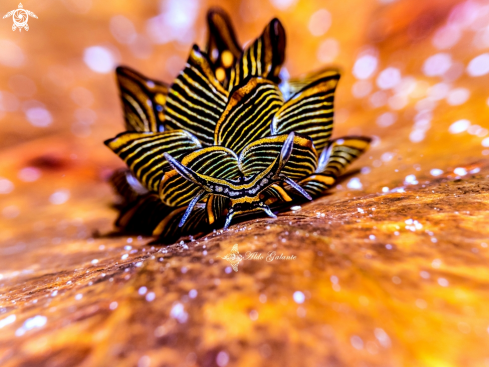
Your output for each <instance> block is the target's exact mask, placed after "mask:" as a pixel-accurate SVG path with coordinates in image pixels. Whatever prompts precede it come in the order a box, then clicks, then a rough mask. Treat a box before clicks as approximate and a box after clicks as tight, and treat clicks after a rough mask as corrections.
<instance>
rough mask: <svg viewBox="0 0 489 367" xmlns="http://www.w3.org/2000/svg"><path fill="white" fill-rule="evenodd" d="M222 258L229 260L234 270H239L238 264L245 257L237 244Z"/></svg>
mask: <svg viewBox="0 0 489 367" xmlns="http://www.w3.org/2000/svg"><path fill="white" fill-rule="evenodd" d="M221 259H224V260H227V261H229V262H230V264H231V267H232V268H233V270H234V271H238V265H239V263H240V262H241V261H242V260H243V259H244V257H243V256H242V255H241V254H240V253H239V251H238V245H237V244H236V245H234V246H233V248H232V249H231V252H230V253H229V254H227V255H226V256H221Z"/></svg>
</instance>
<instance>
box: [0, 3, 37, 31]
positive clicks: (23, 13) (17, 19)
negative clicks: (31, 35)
mask: <svg viewBox="0 0 489 367" xmlns="http://www.w3.org/2000/svg"><path fill="white" fill-rule="evenodd" d="M11 15H12V18H13V20H14V24H13V25H12V30H13V31H15V30H16V29H17V28H19V32H21V31H22V28H24V29H25V30H26V31H28V30H29V25H28V24H27V21H28V20H29V15H30V16H31V17H34V18H36V19H37V15H36V14H34V13H33V12H31V11H29V10H25V9H24V7H23V6H22V3H20V4H19V8H18V9H15V10H12V11H9V12H8V13H7V14H5V15H4V16H3V19H5V18H7V17H10V16H11Z"/></svg>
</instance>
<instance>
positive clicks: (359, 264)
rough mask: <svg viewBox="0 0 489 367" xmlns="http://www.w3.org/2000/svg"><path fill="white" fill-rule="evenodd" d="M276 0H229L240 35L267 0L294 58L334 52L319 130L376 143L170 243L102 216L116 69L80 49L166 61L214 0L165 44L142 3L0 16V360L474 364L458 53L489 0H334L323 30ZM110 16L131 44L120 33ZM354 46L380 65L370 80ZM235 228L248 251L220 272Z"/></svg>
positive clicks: (299, 8) (473, 253) (480, 324)
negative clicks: (265, 207)
mask: <svg viewBox="0 0 489 367" xmlns="http://www.w3.org/2000/svg"><path fill="white" fill-rule="evenodd" d="M171 3H172V2H170V1H169V2H163V3H162V4H163V5H162V9H167V10H168V9H171V6H172V5H171ZM189 3H191V2H189ZM272 3H274V4H279V5H280V4H282V5H283V4H285V3H287V2H285V1H273V2H270V3H269V2H262V1H260V2H257V1H244V2H242V3H241V2H240V3H238V2H228V3H225V4H224V5H225V6H226V7H227V9H228V10H230V11H231V13H233V14H236V18H235V21H236V25H237V28H238V33H239V38H240V40H241V41H245V40H248V39H251V38H252V37H254V36H255V35H256V34H258V33H259V32H260V31H261V28H262V27H263V26H264V24H265V23H266V22H267V21H268V20H269V18H271V17H273V16H274V15H277V16H279V17H280V18H281V20H283V23H284V25H285V28H286V31H287V32H288V33H287V34H288V36H289V37H288V64H287V67H288V70H289V72H290V73H291V74H293V75H296V74H299V73H300V72H304V71H307V70H311V69H314V68H317V67H319V66H320V65H321V64H322V63H324V62H325V60H331V61H334V62H335V63H336V64H339V65H342V66H343V67H344V70H345V77H344V79H343V80H342V81H341V83H340V87H339V90H338V97H337V106H338V113H337V123H336V125H335V131H334V136H335V137H339V136H342V135H345V134H355V133H358V134H360V133H361V134H365V135H372V136H375V137H376V139H375V141H376V143H375V144H374V146H373V148H372V149H371V150H370V151H369V152H367V154H366V155H365V156H364V157H362V158H361V159H360V160H359V161H358V162H356V163H355V165H354V166H353V167H352V174H351V175H350V176H348V177H345V179H344V181H343V182H341V183H340V185H339V186H337V187H336V188H335V189H333V190H332V192H331V194H330V195H328V196H325V197H323V198H321V199H319V200H316V201H314V202H312V203H300V208H294V210H291V209H290V207H288V208H285V210H284V211H283V212H282V213H280V214H279V216H278V218H277V219H271V218H265V217H260V218H255V219H251V220H249V221H246V222H242V223H239V224H234V225H233V226H231V227H230V229H229V230H227V231H218V232H216V233H211V234H207V235H204V236H202V237H196V238H195V239H192V238H182V242H180V241H179V242H178V243H176V244H173V245H170V246H160V245H158V244H157V243H152V241H154V239H153V238H148V237H144V238H143V237H138V236H137V235H131V234H120V233H114V232H113V227H112V222H113V220H114V217H115V212H114V211H113V210H112V209H111V208H110V205H111V203H113V202H114V200H115V198H114V197H113V195H112V193H111V191H110V188H109V187H108V185H107V184H106V183H105V179H106V178H107V176H108V174H109V173H110V172H111V170H113V169H114V168H116V167H119V166H120V163H119V162H118V160H117V158H115V157H113V156H112V154H111V153H110V152H109V151H108V150H107V149H106V148H105V147H104V146H103V145H102V143H101V142H102V140H103V139H105V138H107V137H109V136H112V135H114V133H115V132H117V131H119V130H120V128H121V126H122V116H121V113H120V108H119V106H118V100H117V91H116V88H115V82H114V80H113V75H112V74H110V73H107V74H104V73H96V72H94V71H93V70H92V69H90V67H89V64H90V62H89V61H84V56H83V55H84V52H86V49H87V48H88V47H92V46H101V47H104V48H105V49H106V50H109V51H110V52H113V55H115V56H113V57H114V58H118V59H119V61H120V60H123V61H124V62H125V63H126V64H130V65H131V66H134V67H137V68H138V69H140V70H142V71H144V72H146V73H147V74H148V75H150V76H153V77H155V76H158V75H160V76H162V79H166V80H167V81H168V80H170V79H171V76H172V75H175V70H177V69H178V68H179V67H180V66H181V65H183V58H184V57H185V55H186V53H187V52H188V49H189V48H190V44H189V42H191V40H192V39H194V38H196V39H198V40H199V41H201V40H202V39H203V29H204V27H203V25H204V24H203V19H204V14H205V11H206V9H207V8H208V6H209V5H211V4H212V3H211V2H201V3H195V4H197V5H195V6H196V9H197V10H198V14H199V15H198V16H196V18H195V19H196V20H195V24H193V22H192V24H190V26H189V29H192V30H195V31H196V33H195V34H194V38H191V40H190V41H180V42H176V41H172V42H168V43H165V44H159V43H157V39H156V40H155V38H154V35H152V33H151V31H150V29H151V27H150V26H147V24H149V23H146V22H147V20H148V19H149V18H151V17H153V16H154V15H155V14H157V13H158V11H159V9H158V8H157V6H156V5H150V4H146V5H145V4H143V5H141V4H136V3H134V4H132V3H120V2H105V3H103V4H102V3H98V4H93V5H92V6H91V7H90V6H88V5H87V6H88V8H87V9H85V8H83V7H82V8H80V6H82V5H84V4H85V5H86V4H88V3H86V2H83V1H82V2H77V3H75V2H69V1H65V2H63V3H58V2H54V1H51V2H44V3H42V4H36V6H39V8H34V7H33V6H29V7H28V8H29V10H32V11H33V12H34V13H36V14H37V15H38V17H39V19H37V20H34V21H33V22H32V24H31V22H30V21H29V25H30V30H29V32H22V33H19V32H17V33H15V34H14V33H8V32H11V31H10V24H7V25H5V29H6V30H4V31H2V35H1V37H2V39H1V40H0V42H3V43H2V45H3V46H2V47H4V48H5V47H7V46H9V47H11V49H15V47H18V49H19V50H20V51H19V50H17V51H18V52H20V55H22V60H23V61H22V62H21V61H19V60H21V59H20V58H19V57H20V56H18V57H17V56H16V57H17V58H16V57H14V56H15V55H14V56H12V55H11V54H10V56H9V57H7V56H5V55H6V54H5V53H4V54H0V62H1V63H2V68H0V75H1V78H0V80H1V82H0V90H1V93H2V94H1V96H2V99H1V102H2V103H1V104H0V105H1V107H2V109H1V111H0V115H1V124H0V135H1V137H2V141H3V142H5V144H2V148H1V150H0V176H1V178H0V180H1V181H0V189H1V190H0V191H1V192H2V194H0V200H1V201H0V211H1V216H0V228H1V231H0V255H1V256H0V365H2V366H6V367H11V366H25V367H27V366H46V367H48V366H49V367H53V366H56V367H57V366H112V365H117V366H138V367H144V366H226V365H227V366H255V365H256V366H261V365H263V366H437V367H438V366H443V367H444V366H484V365H489V352H488V351H489V310H488V309H487V306H486V305H487V302H488V301H489V268H488V266H487V264H488V260H489V194H488V192H489V191H488V189H489V164H488V163H487V157H488V155H489V141H488V140H487V137H488V136H489V135H488V132H487V128H488V124H487V114H488V111H487V109H488V108H489V107H488V106H487V103H486V99H487V97H488V96H489V91H488V89H487V74H481V75H480V76H477V75H476V74H477V73H479V74H480V73H482V72H483V71H484V68H483V67H482V66H479V67H477V65H476V66H474V63H473V60H474V58H476V57H477V56H479V55H481V54H484V53H485V52H487V48H488V47H489V42H488V41H487V39H486V38H485V37H487V34H486V33H487V31H486V30H485V29H486V27H487V26H488V25H489V18H488V15H489V8H488V7H487V5H484V3H482V2H478V3H477V2H463V3H457V2H456V1H450V2H447V1H431V2H429V3H426V4H418V2H416V6H414V2H413V1H410V0H398V1H396V2H392V3H389V4H383V3H381V2H377V1H365V2H364V1H362V2H361V3H359V2H355V1H345V2H343V3H342V4H339V3H335V4H333V3H331V4H327V6H326V7H327V11H328V14H330V16H331V20H332V22H331V27H329V29H327V31H326V32H325V33H324V34H320V33H321V32H322V30H321V29H319V28H320V27H319V28H318V25H317V24H324V22H325V19H326V18H327V16H326V18H324V17H325V16H324V12H322V11H320V9H321V8H322V6H325V5H323V4H321V3H320V2H304V1H299V2H298V3H297V4H292V5H290V7H288V8H284V10H280V9H278V8H276V7H274V6H273V4H272ZM80 4H81V5H80ZM136 5H137V6H136ZM26 7H27V5H26ZM352 8H354V9H355V11H352V10H351V9H352ZM84 10H87V12H86V13H81V12H82V11H84ZM191 10H192V9H191ZM192 11H194V12H195V9H194V10H192ZM318 11H320V12H319V13H318ZM187 12H188V9H187ZM121 14H122V15H124V16H125V17H126V19H130V21H131V22H132V24H133V27H134V29H135V32H138V35H137V37H139V38H138V40H139V41H138V43H137V44H138V45H139V46H138V47H139V48H137V47H136V46H135V43H124V42H122V43H121V42H118V39H119V38H120V37H122V36H121V33H120V32H119V33H117V32H116V31H114V27H115V26H114V25H113V23H114V22H115V21H114V20H113V19H114V18H113V17H114V16H115V15H121ZM196 14H197V13H196ZM317 14H319V15H317ZM321 14H322V15H321ZM314 17H316V18H318V19H320V20H321V19H322V22H319V23H318V22H316V23H315V22H314V21H313V19H315V18H314ZM321 17H323V18H321ZM111 19H112V21H111ZM117 19H119V20H120V19H121V18H117ZM111 24H112V27H111ZM314 24H316V26H315V25H314ZM59 26H61V27H64V28H63V29H66V32H59V31H58V32H57V33H56V35H55V36H53V37H48V35H49V34H52V32H53V30H54V29H55V27H59ZM126 26H127V23H126ZM169 26H170V25H168V27H169ZM115 28H117V27H115ZM129 28H130V27H129ZM57 29H58V28H57ZM111 29H112V33H111ZM122 29H125V30H126V31H127V29H128V28H127V27H126V28H124V27H123V28H122ZM447 29H448V30H447ZM50 32H51V33H50ZM127 32H129V33H130V31H127ZM443 32H445V33H443ZM447 32H448V33H447ZM449 32H452V33H449ZM484 32H486V33H484ZM314 34H319V35H318V36H314ZM447 34H448V35H449V36H446V35H447ZM116 35H117V37H119V38H117V37H116ZM201 35H202V37H201ZM443 35H445V38H443V37H442V36H443ZM134 37H136V36H134ZM199 37H200V38H199ZM121 39H122V40H124V39H123V38H121ZM73 40H75V41H76V42H73ZM119 40H120V39H119ZM145 42H146V43H145ZM158 42H159V41H158ZM186 42H187V43H186ZM335 42H336V43H335ZM443 42H445V43H443ZM450 42H452V44H450ZM12 44H14V45H15V47H14V48H12V47H13V46H12ZM323 44H326V46H322V45H323ZM335 44H336V46H338V45H339V51H338V52H336V54H335V52H334V47H336V46H334V45H335ZM447 44H448V45H449V46H446V45H447ZM5 45H7V46H5ZM41 45H42V49H41ZM141 45H146V46H147V49H146V51H145V52H147V54H148V55H147V56H148V58H146V59H145V58H140V57H142V56H144V55H146V54H144V52H143V51H144V50H143V51H141V50H142V49H143V48H142V46H141ZM322 48H325V49H326V51H324V50H323V51H321V50H322ZM148 50H149V51H148ZM440 54H442V56H440ZM172 55H177V56H172ZM362 55H370V56H372V58H373V60H376V63H377V66H376V68H374V71H372V74H371V75H368V76H367V78H366V79H358V78H356V77H354V73H353V72H352V70H354V65H355V62H357V65H360V66H361V63H360V64H358V60H359V59H360V58H361V56H362ZM434 55H438V57H439V59H438V62H434V65H435V66H436V67H435V69H434V71H433V70H432V69H430V66H429V63H428V62H427V61H426V60H428V59H429V58H430V57H432V56H434ZM443 55H445V56H443ZM447 55H448V57H447ZM85 56H86V53H85ZM328 58H329V59H328ZM85 60H86V57H85ZM321 60H322V61H321ZM440 60H441V61H440ZM443 60H444V61H443ZM435 61H436V60H435ZM16 63H18V64H16ZM175 64H176V65H177V67H175ZM470 65H472V66H470ZM109 66H110V65H109ZM364 66H365V64H364ZM389 67H391V68H394V69H396V70H397V72H399V74H400V75H399V78H397V77H396V75H397V74H396V73H397V72H396V71H392V70H390V71H389V72H388V73H384V72H385V71H386V69H388V68H389ZM145 68H146V69H145ZM358 68H359V67H358V66H357V69H355V70H356V72H355V73H356V74H357V77H358V76H362V75H361V70H364V69H362V68H360V69H358ZM443 68H445V69H446V70H444V71H443V70H442V69H443ZM359 70H360V71H359ZM440 70H441V71H440ZM392 72H393V74H392ZM358 73H360V74H358ZM389 73H391V74H389ZM382 75H384V77H382ZM386 75H387V76H386ZM19 76H20V78H19ZM357 79H358V80H357ZM389 83H390V84H389ZM33 85H34V87H33ZM362 88H363V89H362ZM362 91H363V92H362ZM360 92H362V93H364V94H362V93H360ZM16 103H17V105H16ZM32 108H40V109H46V110H47V111H49V113H50V116H51V117H52V119H51V121H50V122H49V123H47V121H48V120H46V117H45V114H44V115H43V114H42V113H41V114H37V115H36V114H35V113H34V112H33V111H31V112H29V110H30V109H32ZM80 111H81V112H80ZM38 112H39V110H38ZM32 116H37V120H36V119H35V118H33V117H32ZM43 116H44V117H43ZM94 116H95V117H94ZM82 117H83V118H82ZM461 121H462V122H461ZM36 124H37V125H36ZM43 124H44V125H45V126H44V125H43ZM236 244H237V245H238V248H239V252H240V254H241V255H243V256H245V257H246V254H247V253H249V252H251V253H253V254H254V255H253V256H251V257H252V258H253V259H251V258H249V259H247V260H243V261H241V263H240V264H239V266H238V268H239V270H238V271H237V272H234V271H233V270H232V268H231V267H230V264H229V262H228V261H226V260H225V259H223V257H225V256H226V255H227V254H229V253H230V252H231V249H232V248H233V246H234V245H236ZM272 251H275V252H276V255H282V254H283V255H284V256H285V257H289V259H280V258H279V259H275V260H273V261H267V256H268V255H269V253H270V252H272ZM260 255H261V256H260Z"/></svg>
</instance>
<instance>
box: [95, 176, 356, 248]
mask: <svg viewBox="0 0 489 367" xmlns="http://www.w3.org/2000/svg"><path fill="white" fill-rule="evenodd" d="M359 172H360V169H356V170H352V171H350V172H347V173H346V174H344V175H341V176H340V177H338V178H337V180H336V182H335V185H334V186H333V187H332V188H334V187H335V186H336V185H338V184H341V183H343V182H345V181H347V180H348V179H350V178H351V177H352V176H355V175H357V174H358V173H359ZM332 194H333V193H332V192H326V193H325V194H323V195H321V196H318V197H316V198H315V199H317V198H320V197H325V196H329V195H332ZM291 196H292V197H293V200H292V201H289V202H282V203H279V204H271V205H270V209H271V210H272V212H273V213H274V214H280V213H284V212H287V211H290V207H291V206H294V205H304V204H307V203H309V202H311V201H309V200H307V199H305V198H304V197H302V196H299V195H291ZM312 201H314V199H313V200H312ZM116 206H117V205H114V207H116ZM252 219H273V218H271V217H269V216H268V215H267V214H266V213H265V212H252V213H245V214H241V215H239V216H236V217H234V218H233V225H236V224H241V223H244V222H247V221H250V220H252ZM223 226H224V219H222V220H219V221H218V222H216V223H214V224H213V225H212V226H208V227H207V228H205V230H203V229H204V228H200V231H199V232H196V233H189V234H176V235H175V236H171V237H157V238H154V239H152V240H151V239H149V242H148V243H147V245H150V246H168V245H172V244H175V243H177V242H179V241H182V240H183V241H184V242H189V241H191V240H192V239H198V238H201V237H204V236H207V235H209V234H211V233H213V231H215V230H220V229H222V228H223ZM127 236H144V237H152V236H153V235H152V233H149V232H145V233H143V232H141V231H137V230H125V229H122V228H121V229H115V230H113V231H110V232H108V233H103V234H101V233H99V232H98V231H97V230H96V231H94V232H93V234H92V237H93V238H122V237H127Z"/></svg>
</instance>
